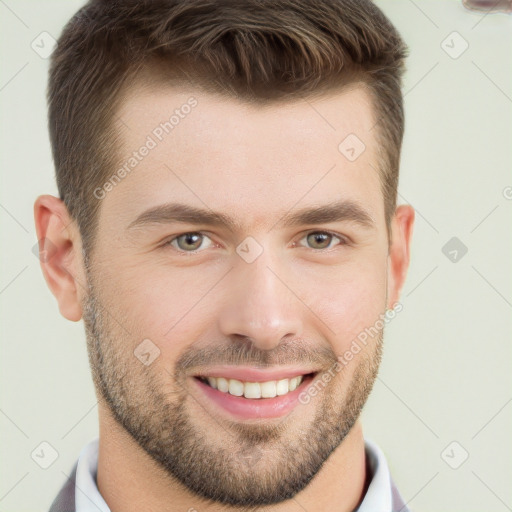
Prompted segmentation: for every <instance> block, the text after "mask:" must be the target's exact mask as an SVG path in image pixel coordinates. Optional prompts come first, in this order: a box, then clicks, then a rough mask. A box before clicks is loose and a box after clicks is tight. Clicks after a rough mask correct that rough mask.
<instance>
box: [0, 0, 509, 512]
mask: <svg viewBox="0 0 512 512" xmlns="http://www.w3.org/2000/svg"><path fill="white" fill-rule="evenodd" d="M81 4H82V2H81V1H76V0H72V1H71V0H67V1H63V0H61V1H55V0H54V1H45V2H41V1H35V0H32V1H29V0H16V1H15V0H5V1H2V2H0V15H1V18H0V19H1V29H0V34H1V38H2V45H1V53H2V59H1V78H0V102H1V109H2V116H1V123H2V124H1V126H2V132H1V144H2V151H1V153H0V154H1V181H2V183H1V188H0V190H1V192H0V194H1V195H0V223H1V227H2V229H1V237H2V253H1V254H2V258H1V274H0V304H1V315H2V318H1V323H0V326H1V330H2V338H1V340H2V344H1V365H2V372H1V379H2V386H1V404H0V408H1V411H0V431H1V436H2V445H1V447H0V450H1V453H2V456H1V458H0V460H1V462H0V464H1V468H0V471H1V473H0V474H1V477H0V512H21V511H27V512H28V511H30V512H34V511H46V510H47V509H48V507H49V505H50V503H51V501H52V499H53V498H54V496H55V494H56V493H57V491H58V489H59V488H60V486H61V485H62V484H63V482H64V481H65V479H66V476H65V475H66V474H69V472H70V469H71V467H72V465H73V463H74V462H75V460H76V458H77V456H78V454H79V452H80V450H81V449H82V447H83V445H84V444H85V443H86V442H87V441H89V440H90V439H92V438H93V437H95V436H96V435H97V406H96V398H95V395H94V391H93V386H92V382H91V379H90V375H89V369H88V363H87V355H86V349H85V335H84V332H83V324H82V322H79V323H72V322H69V321H67V320H65V319H64V318H63V317H61V316H60V314H59V311H58V308H57V304H56V301H55V300H54V298H53V296H52V295H51V293H50V291H49V290H48V288H47V286H46V284H45V282H44V279H43V276H42V273H41V270H40V267H39V261H38V259H37V257H36V256H35V255H34V254H33V252H32V248H33V246H34V244H35V243H36V235H35V229H34V225H33V213H32V211H33V202H34V200H35V198H36V196H37V195H39V194H42V193H51V194H54V195H56V194H57V193H56V186H55V184H54V180H53V172H54V171H53V165H52V160H51V155H50V147H49V142H48V135H47V125H46V123H47V120H46V103H45V91H46V81H47V70H48V60H47V58H46V57H47V53H48V52H49V51H50V50H51V46H50V42H51V37H54V38H57V37H58V35H59V34H60V32H61V30H62V27H63V25H64V23H65V22H66V21H67V20H68V19H69V17H70V16H71V15H72V14H73V13H74V12H75V11H76V10H77V9H78V8H79V6H81ZM378 5H379V6H380V7H381V8H382V9H383V10H384V11H385V12H386V13H387V14H388V16H389V17H390V18H391V20H392V21H393V22H394V23H395V24H396V25H397V27H398V29H399V30H400V32H401V33H402V35H403V37H404V39H405V40H406V42H407V43H408V45H409V47H410V50H411V54H410V58H409V61H408V71H407V75H406V77H405V102H406V115H407V122H406V136H405V141H404V149H403V156H402V170H401V173H402V174H401V183H400V187H399V194H400V202H402V203H410V204H412V205H413V207H414V208H415V209H416V214H417V221H416V227H415V233H414V237H413V247H412V265H411V268H410V272H409V276H408V281H407V284H406V286H405V289H404V292H403V296H402V303H403V311H402V312H401V313H400V314H399V315H398V316H397V317H396V318H395V319H394V320H393V321H392V322H391V324H390V325H389V326H388V327H387V330H386V334H385V339H386V348H385V355H384V361H383V365H382V369H381V373H380V377H379V380H378V381H377V383H376V386H375V388H374V391H373V394H372V396H371V398H370V400H369V402H368V404H367V406H366V409H365V411H364V413H363V419H364V421H363V425H364V428H365V435H366V436H367V437H369V438H371V439H373V440H374V441H376V442H377V443H378V444H379V445H380V446H381V447H382V449H383V451H384V453H385V454H386V455H387V457H388V460H389V464H390V468H391V473H392V475H393V477H394V479H395V481H396V482H397V485H398V488H399V489H400V491H401V493H402V495H403V497H404V499H405V500H406V501H407V502H408V504H409V506H410V507H411V508H412V510H414V511H416V512H427V511H434V510H435V511H448V510H450V511H461V512H462V511H464V512H481V511H483V510H486V511H491V510H492V511H496V512H500V511H506V510H511V509H512V508H511V507H512V496H511V494H510V482H511V481H512V464H511V462H510V460H511V457H510V454H511V451H512V440H511V436H510V432H512V403H511V401H512V385H511V384H512V372H511V361H512V357H511V355H512V348H511V347H512V344H511V343H510V341H511V331H512V328H511V327H512V321H511V320H512V315H511V312H512V285H511V276H512V272H511V266H510V262H511V261H512V254H511V252H512V251H511V245H512V244H511V235H510V234H511V233H512V229H511V227H512V226H511V224H512V216H511V210H512V175H511V172H510V171H511V168H512V151H511V147H512V144H511V143H512V73H511V63H512V16H507V15H505V14H497V15H492V14H489V15H484V14H476V13H472V12H469V11H467V10H465V9H464V8H463V7H462V5H461V4H460V2H457V1H448V0H447V1H424V0H423V1H420V0H416V1H415V2H413V1H412V0H401V1H398V0H379V1H378ZM465 248H466V249H465ZM465 250H467V252H466V253H465ZM43 442H44V443H49V444H50V445H51V447H53V448H50V447H48V445H42V446H41V443H43ZM41 450H43V452H44V453H45V459H44V460H41V459H40V460H37V457H36V456H34V459H33V458H32V456H31V454H33V453H36V454H37V453H41ZM52 450H55V452H56V454H57V458H56V460H55V461H52V454H53V451H52ZM36 460H37V462H36ZM41 464H42V465H49V467H48V468H47V469H43V468H42V467H41ZM332 510H335V506H334V505H333V509H332Z"/></svg>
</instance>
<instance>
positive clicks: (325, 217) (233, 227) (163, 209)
mask: <svg viewBox="0 0 512 512" xmlns="http://www.w3.org/2000/svg"><path fill="white" fill-rule="evenodd" d="M342 221H351V222H355V223H357V224H359V225H360V226H361V227H364V228H369V229H372V228H375V227H376V224H375V221H374V219H373V218H372V216H371V215H370V213H369V212H368V211H367V210H366V209H365V208H364V207H363V206H361V205H360V204H359V203H357V202H355V201H352V200H347V199H345V200H340V201H335V202H332V203H328V204H325V205H322V206H312V207H307V208H302V209H300V210H297V211H295V212H293V213H288V214H285V215H284V216H283V217H282V218H281V219H280V221H278V223H277V224H279V225H281V226H282V227H296V226H300V225H304V224H325V223H330V222H342ZM173 222H182V223H189V224H203V225H207V226H212V227H222V228H225V229H228V230H230V231H241V230H242V229H241V228H242V226H241V224H240V223H239V222H238V221H237V220H236V219H233V218H231V217H229V216H227V215H225V214H223V213H220V212H215V211H212V210H208V209H202V208H197V207H195V206H190V205H187V204H182V203H165V204H161V205H159V206H155V207H153V208H150V209H149V210H146V211H144V212H142V213H141V214H140V215H139V216H138V217H137V218H136V219H135V220H133V221H132V222H131V223H130V224H129V225H128V227H127V228H126V229H127V230H129V229H132V228H135V227H141V226H145V225H151V224H171V223H173Z"/></svg>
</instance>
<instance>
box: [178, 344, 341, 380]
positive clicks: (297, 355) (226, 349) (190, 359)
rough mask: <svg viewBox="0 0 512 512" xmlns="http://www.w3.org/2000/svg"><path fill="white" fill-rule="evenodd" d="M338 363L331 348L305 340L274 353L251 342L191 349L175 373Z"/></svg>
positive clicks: (280, 348)
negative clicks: (244, 367)
mask: <svg viewBox="0 0 512 512" xmlns="http://www.w3.org/2000/svg"><path fill="white" fill-rule="evenodd" d="M336 362H337V357H336V354H335V353H334V352H333V350H332V348H331V347H330V346H328V345H325V346H324V345H321V346H312V345H311V344H310V343H307V342H305V341H304V340H292V341H290V342H287V343H282V344H280V345H278V346H277V347H276V348H274V349H272V350H261V349H259V348H258V347H256V346H255V345H254V344H253V343H252V342H251V341H247V340H241V341H240V340H239V341H236V342H231V343H230V344H229V345H226V344H225V342H223V343H221V344H218V345H214V344H212V345H209V346H207V347H204V348H198V347H189V348H188V349H187V350H186V351H185V352H184V353H183V354H182V355H181V356H180V357H179V358H178V360H177V361H176V365H175V368H176V372H177V373H183V374H191V373H193V372H201V371H202V370H206V369H208V368H209V367H211V366H214V365H233V366H241V365H244V366H255V367H259V368H262V369H263V368H272V367H276V366H305V367H315V368H317V367H325V368H328V367H330V366H332V365H333V364H335V363H336Z"/></svg>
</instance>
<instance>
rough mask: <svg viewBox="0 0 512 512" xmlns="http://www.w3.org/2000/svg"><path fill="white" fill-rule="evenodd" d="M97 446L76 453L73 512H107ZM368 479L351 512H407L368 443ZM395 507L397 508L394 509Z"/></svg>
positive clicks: (375, 449)
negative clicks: (367, 484)
mask: <svg viewBox="0 0 512 512" xmlns="http://www.w3.org/2000/svg"><path fill="white" fill-rule="evenodd" d="M98 442H99V438H96V439H94V440H92V441H91V442H89V443H88V444H87V445H86V446H85V447H84V448H83V450H82V452H81V453H80V457H79V459H78V463H77V469H76V483H75V506H76V512H98V511H101V512H110V508H109V507H108V505H107V504H106V502H105V500H104V499H103V497H102V496H101V494H100V492H99V490H98V486H97V484H96V475H97V469H98ZM364 444H365V451H366V455H367V460H368V466H369V467H368V471H369V472H370V475H371V480H370V485H369V487H368V490H367V492H366V494H365V497H364V499H363V501H362V502H361V504H360V505H359V507H358V508H357V510H356V511H355V512H394V511H395V510H400V511H401V512H410V511H409V509H408V508H407V507H406V506H405V505H404V504H403V501H402V499H401V497H400V495H399V493H398V490H397V489H396V487H394V484H393V482H392V480H391V475H390V473H389V468H388V464H387V461H386V457H385V456H384V454H383V453H382V451H381V449H380V448H379V447H378V446H377V445H376V444H375V443H374V442H373V441H371V440H370V439H366V438H365V441H364ZM397 505H399V506H400V508H399V509H398V508H396V507H397Z"/></svg>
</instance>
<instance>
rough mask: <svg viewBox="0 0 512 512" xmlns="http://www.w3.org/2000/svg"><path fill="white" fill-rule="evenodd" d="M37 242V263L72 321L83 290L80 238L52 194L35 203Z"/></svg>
mask: <svg viewBox="0 0 512 512" xmlns="http://www.w3.org/2000/svg"><path fill="white" fill-rule="evenodd" d="M34 221H35V226H36V233H37V239H38V242H39V262H40V265H41V270H42V271H43V275H44V278H45V280H46V283H47V284H48V287H49V288H50V290H51V292H52V293H53V295H54V296H55V298H56V299H57V302H58V305H59V310H60V313H61V314H62V316H64V317H65V318H67V319H68V320H71V321H73V322H78V321H79V320H80V319H81V318H82V306H81V298H82V297H83V296H84V295H85V293H86V288H87V286H86V280H85V278H84V272H83V262H82V251H81V239H80V234H79V230H78V228H77V227H76V223H75V222H74V221H73V220H72V219H71V217H70V215H69V213H68V210H67V208H66V206H65V204H64V202H63V201H62V200H61V199H59V198H57V197H54V196H51V195H42V196H39V197H38V198H37V199H36V201H35V203H34Z"/></svg>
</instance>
